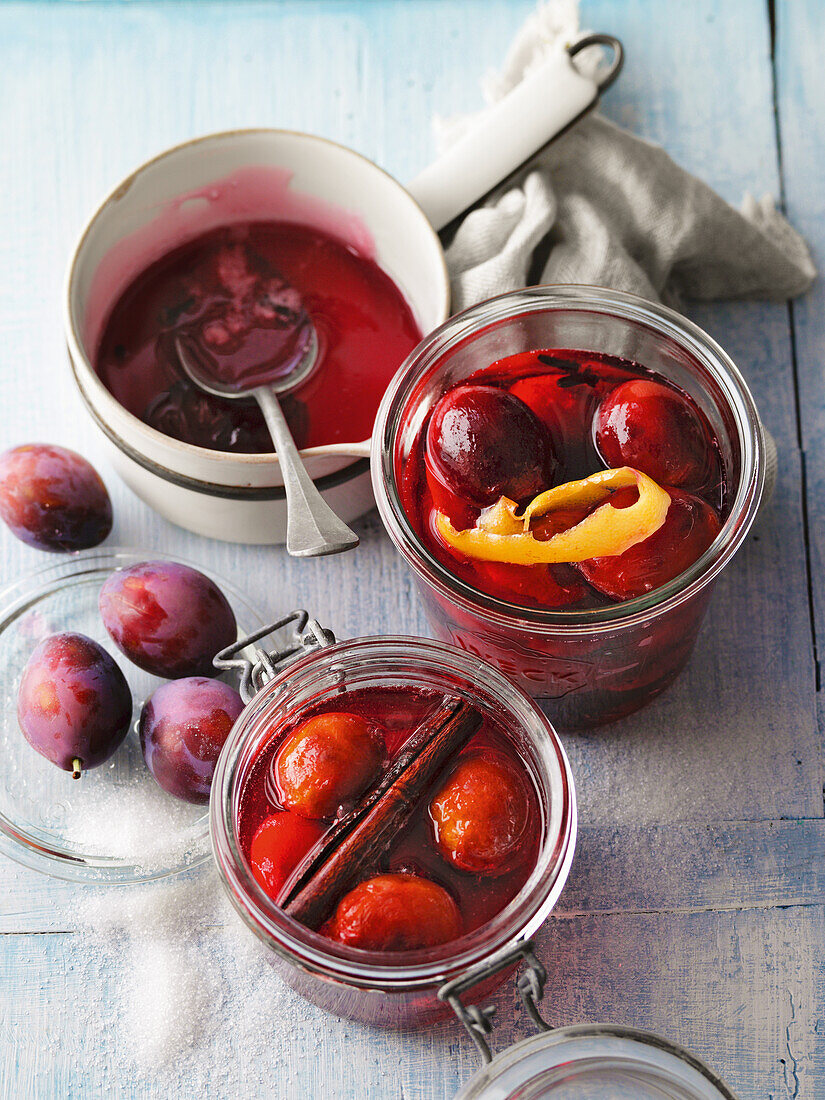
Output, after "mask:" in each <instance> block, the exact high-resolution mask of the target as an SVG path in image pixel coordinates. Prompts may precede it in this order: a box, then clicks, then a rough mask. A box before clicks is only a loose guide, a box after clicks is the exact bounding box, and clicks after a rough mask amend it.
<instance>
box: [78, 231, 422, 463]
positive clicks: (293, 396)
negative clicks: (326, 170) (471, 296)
mask: <svg viewBox="0 0 825 1100" xmlns="http://www.w3.org/2000/svg"><path fill="white" fill-rule="evenodd" d="M304 311H305V313H304ZM306 316H308V317H309V318H310V319H311V321H312V324H313V325H314V326H315V330H316V333H317V337H318V341H319V345H320V355H319V361H318V365H317V367H316V368H315V370H314V371H313V373H312V374H311V375H310V376H309V378H308V379H307V380H306V381H305V382H304V383H302V384H301V385H300V386H299V387H298V388H297V389H296V390H294V391H292V392H291V393H290V394H287V395H285V396H284V397H282V398H281V402H282V407H283V409H284V413H285V415H286V418H287V421H288V422H289V425H290V428H291V429H292V432H293V435H294V436H295V438H296V441H297V443H298V445H299V446H300V447H315V446H322V445H325V444H330V443H337V442H356V441H358V440H361V439H366V438H367V437H368V436H369V435H370V433H371V431H372V426H373V421H374V419H375V413H376V410H377V408H378V405H379V402H380V400H381V397H382V395H383V393H384V390H385V389H386V386H387V383H388V382H389V380H390V378H391V377H392V376H393V374H394V373H395V371H396V370H397V369H398V367H399V366H400V364H401V363H402V361H403V360H404V358H405V357H406V356H407V355H408V354H409V352H410V351H411V350H412V349H413V348H414V347H415V345H416V344H417V343H418V341H419V340H420V338H421V333H420V331H419V329H418V327H417V325H416V322H415V319H414V317H413V315H412V311H411V310H410V307H409V306H408V305H407V303H406V301H405V300H404V298H403V296H402V294H401V292H400V290H399V289H398V287H396V285H395V284H394V283H393V282H392V280H391V279H390V278H389V276H388V275H386V274H385V273H384V272H383V271H382V270H381V269H380V268H379V267H378V266H377V265H376V264H375V263H374V262H373V261H372V260H370V259H366V258H365V257H364V256H362V255H360V254H359V253H358V252H357V251H356V250H355V249H354V248H352V247H350V246H348V245H347V244H345V243H344V242H343V241H341V240H338V239H337V238H335V237H333V236H332V235H330V234H328V233H325V232H323V231H321V230H318V229H313V228H310V227H309V226H306V225H296V224H293V223H289V224H287V223H279V222H248V223H243V224H239V225H233V226H230V227H226V228H221V229H217V230H212V231H210V232H208V233H206V234H204V235H203V236H201V237H198V238H196V239H195V240H193V241H190V242H189V243H187V244H184V245H181V246H180V247H178V248H175V249H174V250H173V251H171V252H170V253H168V254H167V255H166V256H163V257H162V258H161V259H160V260H157V261H156V262H155V263H153V264H152V265H151V266H150V267H149V268H147V269H146V270H145V271H143V272H142V273H141V274H140V275H139V276H138V277H137V278H136V279H135V280H134V281H133V282H132V283H131V284H130V285H129V286H128V287H127V289H126V290H125V292H124V293H123V294H122V295H121V297H120V298H119V299H118V301H117V303H116V304H115V306H114V308H113V309H112V311H111V314H110V316H109V318H108V320H107V322H106V324H105V327H104V329H103V335H102V337H101V340H100V344H99V348H98V351H97V355H96V359H95V368H96V370H97V373H98V374H99V376H100V378H101V379H102V381H103V383H104V384H105V386H106V387H107V389H108V390H109V391H110V392H111V393H112V394H113V396H114V397H115V398H116V399H117V400H118V401H119V402H120V403H121V404H122V405H123V406H125V408H127V409H128V410H129V411H130V412H132V413H134V414H135V416H138V417H139V418H140V419H141V420H143V421H145V422H146V423H148V424H150V425H151V426H152V427H155V428H157V429H158V430H159V431H162V432H164V434H166V435H169V436H172V437H173V438H175V439H180V440H182V441H183V442H185V443H192V444H195V445H196V446H201V447H210V448H213V449H216V450H223V451H236V452H243V453H268V452H271V451H272V443H271V440H270V437H269V432H268V431H267V429H266V425H265V424H264V420H263V417H262V415H261V413H260V411H259V409H258V406H257V404H255V402H254V400H253V401H243V402H239V401H237V400H234V401H228V400H224V399H222V398H218V397H213V396H211V395H208V394H205V393H203V392H201V391H199V390H198V389H196V387H194V386H193V385H192V383H190V382H189V381H188V380H187V379H186V378H185V377H184V375H183V372H182V370H181V368H180V366H179V364H178V361H177V354H176V352H175V336H176V335H177V334H181V335H185V336H186V337H188V338H190V339H193V340H194V341H196V343H197V344H198V346H199V347H200V348H201V349H202V350H204V351H206V352H207V353H208V354H210V355H212V356H213V357H214V362H215V363H217V364H218V365H219V368H220V369H219V371H218V372H217V373H219V375H220V376H221V377H223V378H224V379H225V380H229V381H234V382H236V383H238V384H239V385H240V386H248V385H250V384H254V383H256V382H261V381H265V375H266V371H264V372H261V371H260V370H259V369H258V368H259V367H260V365H261V364H267V363H269V364H272V363H276V364H277V363H278V362H282V361H283V359H284V357H288V356H290V355H291V354H294V352H295V351H296V348H297V349H300V346H301V341H302V340H303V339H304V337H305V326H304V324H303V322H304V320H305V318H306Z"/></svg>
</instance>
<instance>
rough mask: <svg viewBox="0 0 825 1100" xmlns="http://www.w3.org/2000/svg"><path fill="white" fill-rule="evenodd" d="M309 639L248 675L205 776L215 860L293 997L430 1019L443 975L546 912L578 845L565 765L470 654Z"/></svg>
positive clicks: (356, 1012)
mask: <svg viewBox="0 0 825 1100" xmlns="http://www.w3.org/2000/svg"><path fill="white" fill-rule="evenodd" d="M311 625H312V624H310V626H311ZM315 639H316V641H320V643H321V644H320V645H315V647H314V648H312V649H311V651H310V652H304V653H301V652H299V653H298V655H297V656H296V655H295V653H294V650H295V649H298V650H300V646H297V647H291V651H290V656H289V658H288V663H287V665H286V667H285V668H283V669H279V668H277V667H275V666H274V665H273V664H272V662H271V661H268V660H267V659H266V658H263V660H261V661H259V664H258V666H257V675H256V676H253V677H252V680H251V686H250V680H249V679H247V681H246V682H247V685H248V690H247V694H248V695H251V696H252V697H251V701H250V703H249V705H248V706H247V708H246V710H245V711H244V713H243V714H242V715H241V717H240V718H239V720H238V721H237V723H236V724H235V727H234V729H233V731H232V734H231V736H230V739H229V741H228V742H227V745H226V747H225V751H224V752H223V753H222V754H221V757H220V760H219V762H218V767H217V771H216V774H215V779H214V782H213V787H212V798H211V804H210V828H211V834H212V844H213V850H214V854H215V859H216V863H217V866H218V870H219V873H220V875H221V878H222V880H223V883H224V886H225V887H226V889H227V892H228V894H229V897H230V899H231V901H232V903H233V904H234V906H235V908H236V910H237V911H238V913H239V914H240V916H241V917H242V919H243V920H244V921H245V923H246V924H247V926H248V927H249V928H250V929H251V930H252V932H253V933H254V934H255V936H256V937H257V938H258V940H259V941H260V943H261V944H262V945H263V947H264V948H265V949H266V952H267V955H268V957H269V959H270V961H271V962H272V963H273V964H274V965H275V967H276V968H277V969H278V971H279V973H280V974H281V976H282V977H283V978H284V980H285V981H286V982H287V983H288V984H289V985H291V986H292V987H293V988H294V989H295V990H296V991H297V992H299V993H301V994H302V995H303V996H304V997H306V998H307V999H308V1000H310V1001H313V1002H314V1003H316V1004H319V1005H321V1006H322V1007H323V1008H325V1009H327V1010H329V1011H331V1012H334V1013H336V1014H338V1015H341V1016H346V1017H350V1018H353V1019H359V1020H364V1021H367V1022H370V1023H374V1024H379V1025H382V1026H388V1027H401V1026H406V1025H408V1024H412V1023H420V1022H423V1021H426V1020H429V1019H435V1018H439V1017H441V1016H443V1015H445V1014H448V1013H449V1006H447V1005H446V1004H445V1003H444V1002H443V1001H441V1000H439V998H438V990H439V988H440V987H441V985H442V984H443V982H444V981H445V980H447V979H450V978H456V977H458V976H460V975H461V974H462V973H464V972H465V971H466V969H467V968H468V967H472V966H474V965H477V964H479V963H482V962H485V961H487V960H489V959H490V958H491V957H494V956H495V955H496V953H497V952H499V951H500V950H501V949H503V948H505V947H506V946H508V945H511V944H512V943H513V942H514V941H516V942H519V941H520V940H521V939H522V938H526V937H529V936H530V935H531V934H532V932H533V931H535V929H537V928H538V927H539V926H540V925H541V924H542V922H543V921H544V920H545V919H546V917H547V915H548V913H549V912H550V910H551V909H552V908H553V906H554V904H555V902H556V900H557V898H558V896H559V894H560V892H561V890H562V887H563V886H564V883H565V881H566V879H567V874H568V872H569V869H570V865H571V862H572V859H573V849H574V845H575V836H576V801H575V792H574V786H573V778H572V774H571V772H570V766H569V764H568V761H567V757H566V755H565V753H564V749H563V748H562V746H561V743H560V742H559V740H558V738H557V736H556V734H555V732H554V730H553V728H552V726H551V725H550V723H549V722H548V721H547V719H546V718H545V717H544V716H543V715H542V713H541V711H540V710H539V709H538V707H537V706H536V705H535V703H534V702H533V701H532V700H531V699H530V698H529V697H528V696H526V695H525V694H524V693H523V692H521V691H519V690H518V689H514V688H513V685H512V684H511V683H510V682H509V681H508V680H507V679H506V678H505V677H503V676H502V675H501V674H500V673H499V672H497V671H496V670H495V669H493V668H491V667H489V666H488V665H486V664H485V663H484V662H482V661H480V660H479V659H478V658H477V657H475V656H473V655H472V654H469V653H466V652H463V651H461V650H459V649H456V648H454V647H451V646H445V645H443V644H442V643H440V642H432V641H426V640H422V639H415V638H401V637H381V638H362V639H358V640H355V641H346V642H339V643H330V636H329V635H328V634H326V632H323V631H320V632H319V631H316V633H315ZM267 676H272V677H273V678H271V679H269V682H265V681H266V679H267ZM254 688H259V690H258V691H257V693H255V694H252V691H253V690H254ZM513 966H515V962H514V963H513ZM512 968H513V967H510V970H512ZM505 977H506V973H498V972H497V973H496V974H495V975H493V976H491V978H490V979H489V980H488V981H487V982H486V984H484V985H483V988H484V989H487V990H489V989H492V988H494V987H495V986H496V985H498V984H499V982H501V981H502V980H504V978H505Z"/></svg>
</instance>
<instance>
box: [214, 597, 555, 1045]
mask: <svg viewBox="0 0 825 1100" xmlns="http://www.w3.org/2000/svg"><path fill="white" fill-rule="evenodd" d="M289 625H292V627H293V633H292V636H291V640H290V642H289V643H288V644H287V646H286V647H285V648H284V649H282V650H281V651H279V652H277V653H275V654H265V653H263V652H262V651H261V650H259V649H256V650H255V652H254V659H253V661H251V662H250V661H246V660H245V659H244V657H243V654H242V649H243V647H245V646H247V645H248V644H250V643H254V642H257V641H259V640H260V638H261V637H263V636H264V634H265V633H267V631H262V632H259V633H258V634H256V635H254V636H252V637H251V638H249V639H244V640H243V641H241V642H239V643H238V644H237V645H236V646H234V647H232V651H231V653H225V654H224V655H222V656H223V658H224V660H223V661H216V664H219V665H220V666H221V667H227V666H228V667H236V668H240V669H241V670H242V673H243V675H242V684H241V688H242V695H244V696H245V697H246V699H247V700H248V702H249V705H248V706H247V707H246V710H245V711H244V712H243V714H242V715H241V716H240V718H239V719H238V721H237V722H236V724H235V726H234V728H233V730H232V733H231V735H230V738H229V740H228V741H227V744H226V746H225V748H224V750H223V752H222V754H221V757H220V760H219V762H218V766H217V770H216V772H215V777H214V780H213V785H212V796H211V803H210V828H211V835H212V844H213V850H214V855H215V860H216V863H217V866H218V870H219V873H220V876H221V879H222V881H223V884H224V886H225V888H226V890H227V892H228V894H229V897H230V899H231V901H232V903H233V905H234V907H235V909H236V910H237V912H238V913H239V914H240V916H241V918H242V919H243V920H244V921H245V923H246V924H247V926H248V927H249V928H250V929H251V931H252V932H253V933H254V935H255V936H256V937H257V938H258V940H259V941H260V943H261V944H262V945H263V947H264V948H265V949H266V951H267V953H268V957H269V959H270V961H271V962H272V963H273V964H274V965H275V967H276V968H277V970H278V971H279V973H280V975H281V977H282V978H283V979H284V980H285V981H286V982H287V983H288V984H289V985H290V986H292V988H294V989H295V990H296V991H297V992H299V993H300V994H302V995H303V996H304V997H306V998H307V999H308V1000H310V1001H313V1002H314V1003H316V1004H319V1005H320V1006H321V1007H323V1008H325V1009H327V1010H329V1011H331V1012H334V1013H336V1014H338V1015H341V1016H346V1017H350V1018H353V1019H359V1020H364V1021H367V1022H369V1023H373V1024H378V1025H382V1026H389V1027H401V1026H406V1025H409V1024H412V1023H421V1022H424V1021H427V1020H429V1019H435V1018H439V1017H441V1016H443V1015H445V1014H446V1013H447V1012H448V1011H449V1009H448V1007H447V1006H446V1005H445V1003H444V1002H442V1001H440V1000H439V998H438V990H439V988H440V987H441V985H442V984H443V982H444V981H445V980H446V979H450V978H455V977H459V976H460V975H462V974H463V973H464V972H465V971H466V970H467V969H468V968H471V967H473V966H476V965H478V964H479V963H482V962H485V961H486V960H488V959H489V958H490V957H491V956H494V955H495V954H496V953H497V952H499V951H500V950H501V949H502V948H503V947H505V946H506V945H510V944H512V943H513V942H514V941H517V942H519V941H521V940H522V939H525V938H527V937H529V936H530V935H531V934H532V933H533V932H534V931H535V930H536V929H537V928H538V927H539V926H540V925H541V924H542V923H543V922H544V921H545V919H546V918H547V916H548V914H549V913H550V911H551V909H552V908H553V906H554V904H555V902H556V900H557V898H558V896H559V894H560V893H561V890H562V888H563V886H564V883H565V881H566V879H567V875H568V872H569V870H570V865H571V863H572V859H573V850H574V845H575V838H576V799H575V791H574V785H573V777H572V774H571V771H570V766H569V763H568V760H567V757H566V755H565V752H564V749H563V748H562V745H561V743H560V741H559V740H558V737H557V736H556V733H555V731H554V730H553V727H552V726H551V725H550V723H549V722H548V721H547V719H546V718H545V717H544V715H543V714H542V713H541V711H540V710H539V709H538V707H537V706H536V705H535V703H534V702H533V701H532V700H531V699H530V698H529V697H528V696H527V695H525V694H524V693H523V692H521V691H520V690H518V689H516V688H514V687H513V685H512V684H511V683H510V682H509V681H508V680H507V679H506V678H505V677H504V676H502V675H501V674H500V673H499V672H498V671H497V670H496V669H494V668H491V667H490V666H489V665H487V664H486V663H485V662H483V661H481V660H479V659H478V658H477V657H475V656H474V655H472V654H469V653H466V652H463V651H462V650H459V649H456V648H454V647H451V646H446V645H443V644H441V643H439V642H432V641H426V640H423V639H418V638H403V637H375V638H360V639H356V640H353V641H344V642H337V643H336V642H334V640H333V639H332V636H331V635H330V634H329V632H328V631H324V630H323V629H321V628H320V627H318V624H317V623H314V622H309V621H308V620H307V616H306V613H305V612H296V613H294V614H293V616H290V617H287V619H285V620H281V622H280V623H277V624H275V625H274V627H272V628H268V629H269V630H278V629H280V628H283V627H286V626H289ZM226 658H228V660H227V659H226ZM284 666H285V667H284ZM372 689H377V690H386V689H390V690H395V689H401V690H402V691H403V690H412V691H414V692H422V693H428V694H429V695H431V696H435V697H439V696H441V697H443V696H449V697H457V698H458V699H460V700H464V701H466V703H468V704H469V705H470V707H471V708H473V709H474V710H475V711H476V712H478V714H480V715H481V717H482V718H483V719H484V720H485V721H487V720H489V721H490V722H491V723H495V724H496V727H497V728H499V729H502V730H504V731H505V732H506V735H507V738H508V739H509V741H510V744H511V746H512V749H513V750H514V752H515V754H516V755H517V757H518V759H519V761H520V762H521V763H522V764H523V765H524V767H525V769H526V772H527V773H528V774H529V776H530V780H531V782H532V784H533V785H534V786H535V793H536V806H537V808H538V814H537V819H536V820H534V821H533V822H532V825H531V828H532V829H533V830H534V831H535V834H536V835H535V836H534V837H533V838H532V840H533V841H534V842H535V853H536V854H535V859H534V860H533V865H532V869H529V870H528V871H527V872H526V879H525V880H524V882H523V885H522V886H521V888H520V889H518V892H517V893H516V894H515V896H513V897H512V898H511V899H510V900H509V901H508V902H507V903H506V904H505V905H504V907H503V908H502V909H501V910H500V911H499V912H497V913H495V915H494V916H492V917H491V919H489V920H487V921H486V922H485V923H483V924H482V925H481V926H480V927H478V928H475V929H474V930H471V931H469V932H466V933H465V934H463V935H461V936H460V937H459V938H457V939H453V940H451V941H450V942H446V943H443V944H441V945H440V946H436V947H430V948H426V949H417V950H408V951H403V952H398V951H374V950H363V949H361V948H355V947H351V946H348V945H345V944H343V943H338V942H334V941H333V940H331V939H329V938H327V937H326V936H324V935H322V934H320V933H319V932H316V931H312V930H310V929H309V928H308V927H306V926H305V925H303V924H302V923H299V922H298V921H296V920H293V919H292V918H291V917H289V916H287V915H286V913H285V912H284V911H283V910H282V909H280V908H279V907H278V906H277V905H276V904H275V902H274V901H273V900H272V899H271V897H270V896H268V894H267V893H266V892H265V891H264V890H263V889H262V887H261V884H260V882H259V881H258V879H257V878H256V876H255V874H254V873H253V870H252V868H251V866H250V862H249V859H248V858H247V855H246V854H245V851H244V844H243V843H242V839H241V828H240V817H241V812H242V801H243V798H244V792H245V791H246V790H247V787H248V784H249V782H250V777H251V776H252V775H253V773H254V772H255V767H256V763H258V762H260V761H261V760H263V759H265V756H264V754H266V753H267V751H268V750H270V751H271V750H272V747H273V745H274V744H277V745H280V744H281V743H282V742H283V737H284V735H285V733H286V732H287V731H288V730H294V728H295V723H296V721H298V720H300V719H301V718H302V716H303V715H305V714H307V713H309V712H312V713H316V712H317V708H318V707H319V705H321V706H322V705H323V704H324V703H325V702H328V701H333V702H334V704H335V708H336V709H341V710H346V709H347V700H348V697H349V698H350V699H351V698H352V697H353V693H356V692H364V691H366V690H372ZM514 965H515V963H514ZM505 976H506V975H504V974H498V973H497V974H496V975H494V976H493V977H492V978H491V979H490V980H489V981H488V982H486V983H485V986H484V988H485V989H492V988H494V987H495V985H497V984H499V982H500V981H502V980H503V979H504V977H505Z"/></svg>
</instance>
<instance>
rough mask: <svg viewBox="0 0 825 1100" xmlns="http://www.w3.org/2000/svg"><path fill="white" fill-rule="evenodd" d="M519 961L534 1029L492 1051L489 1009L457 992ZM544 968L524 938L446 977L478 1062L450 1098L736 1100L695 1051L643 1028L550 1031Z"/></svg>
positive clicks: (446, 993) (444, 994)
mask: <svg viewBox="0 0 825 1100" xmlns="http://www.w3.org/2000/svg"><path fill="white" fill-rule="evenodd" d="M519 962H524V963H525V964H526V965H525V968H524V970H523V971H522V973H521V974H520V975H519V977H518V979H517V986H518V990H519V994H520V996H521V1000H522V1003H523V1005H524V1007H525V1009H526V1011H527V1012H528V1014H529V1016H530V1018H531V1019H532V1021H533V1023H534V1024H535V1025H536V1027H537V1029H538V1034H536V1035H532V1036H530V1037H529V1038H528V1039H523V1040H522V1041H521V1042H519V1043H515V1044H514V1045H513V1046H511V1047H508V1048H507V1049H506V1050H503V1051H501V1052H500V1053H499V1054H497V1055H496V1056H495V1057H493V1056H492V1052H491V1050H490V1047H489V1044H488V1042H487V1037H488V1036H489V1034H490V1032H491V1031H492V1018H493V1010H492V1009H491V1008H478V1007H477V1006H475V1005H470V1006H466V1005H465V1004H463V1002H462V1000H461V994H462V993H463V992H466V991H467V990H469V989H471V988H472V987H473V986H474V985H476V984H478V983H479V982H481V981H483V980H484V979H486V978H488V977H489V976H490V975H491V974H492V973H495V972H496V971H500V970H504V969H508V968H511V967H512V966H514V965H515V964H518V963H519ZM545 981H546V972H545V970H544V967H543V966H542V965H541V963H540V962H539V961H538V959H537V958H536V957H535V954H534V953H533V945H532V942H531V941H529V940H524V941H522V942H520V943H516V944H514V945H513V946H512V947H510V948H508V949H507V950H506V951H503V952H501V953H500V954H499V955H498V956H496V957H495V958H494V959H491V960H489V961H488V962H487V963H485V964H483V965H481V966H479V967H476V968H475V969H474V970H472V971H467V972H466V973H465V974H463V975H462V976H461V977H460V978H457V979H455V980H454V981H451V982H448V983H447V984H446V985H444V986H442V988H441V990H440V991H439V994H438V995H439V997H440V999H441V1000H443V1001H446V1002H447V1003H448V1004H449V1005H450V1006H451V1008H452V1009H453V1011H454V1012H455V1013H456V1015H457V1016H458V1018H459V1019H460V1020H461V1022H462V1023H463V1024H464V1026H465V1028H466V1029H467V1031H468V1032H469V1034H470V1036H471V1037H472V1039H473V1042H474V1043H475V1044H476V1046H477V1048H478V1050H479V1052H480V1054H481V1057H482V1060H483V1062H484V1063H485V1064H484V1065H483V1066H482V1068H481V1069H480V1070H479V1071H478V1072H477V1073H476V1074H474V1076H473V1077H472V1078H471V1079H470V1080H469V1081H468V1082H467V1084H466V1085H465V1086H464V1087H463V1088H462V1089H461V1090H460V1091H459V1092H458V1093H457V1095H456V1100H736V1097H735V1096H734V1094H733V1093H732V1092H731V1091H730V1089H729V1088H728V1087H727V1085H725V1084H724V1082H723V1081H721V1080H720V1079H719V1078H718V1077H717V1076H716V1074H714V1073H713V1071H712V1070H710V1069H709V1068H708V1067H707V1066H706V1065H705V1064H704V1063H703V1062H702V1061H700V1059H699V1058H697V1057H696V1055H694V1054H691V1053H690V1051H687V1050H685V1049H684V1048H683V1047H680V1046H678V1045H677V1044H675V1043H673V1042H671V1041H670V1040H668V1039H663V1038H661V1037H660V1036H658V1035H654V1034H652V1033H650V1032H647V1031H639V1030H637V1029H635V1028H630V1027H623V1026H621V1025H616V1024H576V1025H573V1026H569V1027H560V1028H551V1027H550V1026H549V1024H547V1023H546V1022H545V1021H544V1019H543V1018H542V1017H541V1015H540V1013H539V1010H538V1007H537V1002H538V1001H539V1000H541V997H542V994H543V991H544V984H545Z"/></svg>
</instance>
